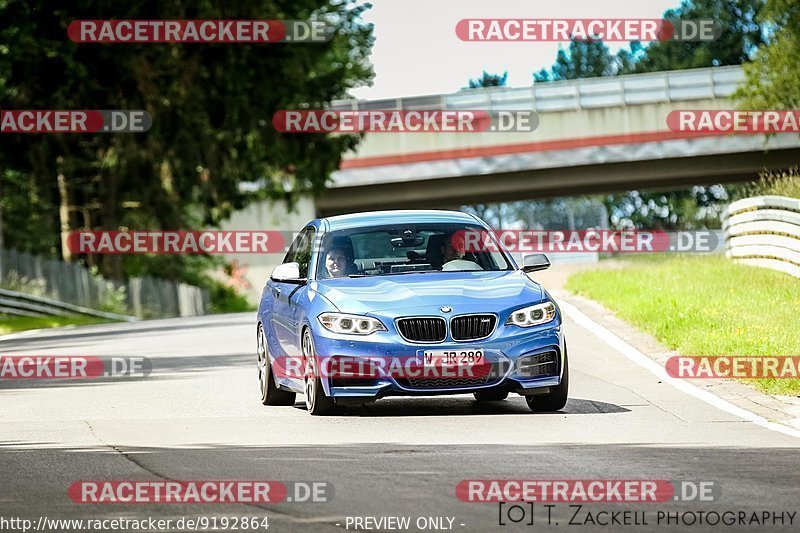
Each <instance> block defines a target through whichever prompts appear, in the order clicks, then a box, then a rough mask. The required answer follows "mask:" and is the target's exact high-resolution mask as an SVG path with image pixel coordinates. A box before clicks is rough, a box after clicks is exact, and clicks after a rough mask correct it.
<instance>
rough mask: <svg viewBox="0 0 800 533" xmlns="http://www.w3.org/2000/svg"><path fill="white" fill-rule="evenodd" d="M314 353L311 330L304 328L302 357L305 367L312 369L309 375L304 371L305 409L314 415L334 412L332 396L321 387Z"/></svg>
mask: <svg viewBox="0 0 800 533" xmlns="http://www.w3.org/2000/svg"><path fill="white" fill-rule="evenodd" d="M315 353H316V352H314V339H313V338H312V337H311V331H310V330H306V331H305V333H303V358H304V359H305V360H306V361H307V362H308V366H307V368H311V369H312V373H311V375H310V376H309V375H308V373H306V380H305V381H306V383H305V391H306V409H308V412H309V413H311V414H312V415H314V416H325V415H332V414H334V413H335V412H336V404H335V403H334V402H333V398H331V397H330V396H326V395H325V390H324V389H323V388H322V380H321V379H320V377H319V372H317V360H316V357H315Z"/></svg>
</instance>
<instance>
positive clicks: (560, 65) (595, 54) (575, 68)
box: [533, 39, 615, 82]
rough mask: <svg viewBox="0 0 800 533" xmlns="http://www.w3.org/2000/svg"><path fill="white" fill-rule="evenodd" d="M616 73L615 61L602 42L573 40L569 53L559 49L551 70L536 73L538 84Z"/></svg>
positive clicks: (534, 77)
mask: <svg viewBox="0 0 800 533" xmlns="http://www.w3.org/2000/svg"><path fill="white" fill-rule="evenodd" d="M614 73H615V60H614V56H613V55H612V54H611V52H609V51H608V47H607V46H606V45H605V44H604V43H603V41H600V40H583V39H573V40H572V41H571V42H570V43H569V52H567V51H565V50H564V49H563V48H561V47H559V50H558V54H557V55H556V61H555V63H553V66H552V67H550V70H547V69H542V70H540V71H539V72H537V73H534V75H533V79H534V81H536V82H544V81H558V80H575V79H579V78H596V77H599V76H611V75H613V74H614Z"/></svg>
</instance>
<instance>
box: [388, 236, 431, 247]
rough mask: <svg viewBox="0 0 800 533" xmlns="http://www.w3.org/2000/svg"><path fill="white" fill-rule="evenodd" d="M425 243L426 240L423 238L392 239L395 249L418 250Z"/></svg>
mask: <svg viewBox="0 0 800 533" xmlns="http://www.w3.org/2000/svg"><path fill="white" fill-rule="evenodd" d="M424 242H425V239H423V238H422V237H412V238H410V239H406V238H400V237H395V238H393V239H392V246H394V247H395V248H418V247H420V246H422V244H423V243H424Z"/></svg>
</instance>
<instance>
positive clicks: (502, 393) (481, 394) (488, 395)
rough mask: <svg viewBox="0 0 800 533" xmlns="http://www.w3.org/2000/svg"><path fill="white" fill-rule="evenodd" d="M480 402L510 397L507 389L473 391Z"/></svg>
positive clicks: (497, 400) (498, 400) (499, 400)
mask: <svg viewBox="0 0 800 533" xmlns="http://www.w3.org/2000/svg"><path fill="white" fill-rule="evenodd" d="M472 395H473V396H475V400H476V401H479V402H501V401H503V400H505V399H506V398H508V391H507V390H491V389H490V390H479V391H477V392H473V393H472Z"/></svg>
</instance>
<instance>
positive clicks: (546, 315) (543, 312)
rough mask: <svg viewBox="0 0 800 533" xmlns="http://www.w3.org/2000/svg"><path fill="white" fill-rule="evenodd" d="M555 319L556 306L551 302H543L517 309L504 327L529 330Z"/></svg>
mask: <svg viewBox="0 0 800 533" xmlns="http://www.w3.org/2000/svg"><path fill="white" fill-rule="evenodd" d="M555 317H556V306H555V304H554V303H553V302H544V303H541V304H536V305H532V306H530V307H523V308H522V309H517V310H516V311H514V312H513V313H511V316H510V317H508V320H506V326H510V325H512V324H513V325H515V326H519V327H521V328H529V327H531V326H537V325H539V324H545V323H547V322H550V321H551V320H553V319H554V318H555Z"/></svg>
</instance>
